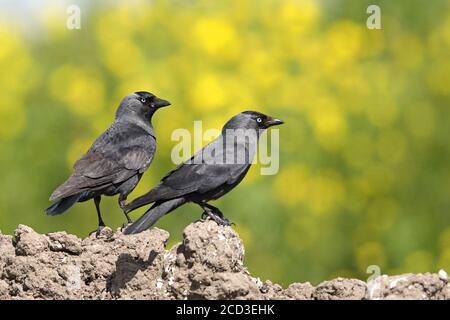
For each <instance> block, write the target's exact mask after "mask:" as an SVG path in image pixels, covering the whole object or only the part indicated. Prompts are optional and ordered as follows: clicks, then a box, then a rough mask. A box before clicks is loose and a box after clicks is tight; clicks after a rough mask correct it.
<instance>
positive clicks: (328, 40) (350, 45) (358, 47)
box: [321, 21, 364, 72]
mask: <svg viewBox="0 0 450 320" xmlns="http://www.w3.org/2000/svg"><path fill="white" fill-rule="evenodd" d="M363 30H364V27H363V25H362V24H356V23H353V22H350V21H341V22H337V23H336V24H334V25H333V26H332V27H331V28H330V30H328V32H327V34H326V35H325V39H324V47H323V49H322V52H321V59H322V61H321V63H322V64H323V66H324V71H325V72H334V71H335V70H336V68H338V67H341V66H344V65H346V64H348V63H350V62H353V61H354V60H356V59H357V58H358V57H359V56H360V55H361V53H362V52H363V50H364V41H363V40H364V38H363V35H364V34H363Z"/></svg>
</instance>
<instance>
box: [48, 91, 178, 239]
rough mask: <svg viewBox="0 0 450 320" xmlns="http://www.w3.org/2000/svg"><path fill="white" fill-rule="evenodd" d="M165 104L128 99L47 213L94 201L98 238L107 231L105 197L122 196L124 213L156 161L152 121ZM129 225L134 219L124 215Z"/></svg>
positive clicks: (149, 97)
mask: <svg viewBox="0 0 450 320" xmlns="http://www.w3.org/2000/svg"><path fill="white" fill-rule="evenodd" d="M169 105H170V103H169V102H168V101H166V100H163V99H160V98H158V97H156V96H155V95H154V94H152V93H149V92H145V91H139V92H136V93H132V94H129V95H127V96H126V97H125V98H124V99H123V100H122V102H121V103H120V105H119V107H118V109H117V111H116V116H115V120H114V122H113V124H112V125H111V126H110V127H109V128H108V129H107V130H106V131H105V132H104V133H103V134H102V135H101V136H100V137H98V138H97V139H96V140H95V142H94V144H93V145H92V146H91V147H90V149H89V150H88V151H87V152H86V153H85V154H84V155H83V156H82V157H81V158H80V159H79V160H78V161H77V162H76V163H75V165H74V166H73V169H74V172H73V174H72V175H71V176H70V177H69V178H68V179H67V181H66V182H64V183H63V184H62V185H60V186H59V187H58V188H57V189H56V190H55V191H54V192H53V193H52V195H51V196H50V201H54V200H57V202H56V203H55V204H53V205H52V206H50V207H49V208H47V209H46V212H47V214H48V215H52V216H53V215H58V214H61V213H63V212H64V211H66V210H67V209H69V208H70V207H71V206H72V205H74V204H75V203H76V202H84V201H87V200H90V199H94V203H95V207H96V210H97V216H98V228H97V233H96V234H97V235H98V234H99V233H100V231H101V230H102V229H103V228H104V227H105V223H104V222H103V219H102V216H101V213H100V200H101V196H102V195H106V196H113V195H116V194H119V199H118V200H119V205H120V207H121V208H122V209H123V208H124V205H125V202H126V199H127V196H128V195H129V194H130V193H131V191H133V189H134V188H135V187H136V185H137V183H138V182H139V180H140V179H141V177H142V174H143V173H144V171H145V170H146V169H147V168H148V167H149V165H150V163H151V162H152V160H153V156H154V154H155V150H156V138H155V134H154V132H153V127H152V124H151V119H152V116H153V114H154V113H155V112H156V110H158V109H159V108H161V107H165V106H169ZM125 216H126V218H127V220H128V223H131V219H130V218H129V217H128V214H127V213H125Z"/></svg>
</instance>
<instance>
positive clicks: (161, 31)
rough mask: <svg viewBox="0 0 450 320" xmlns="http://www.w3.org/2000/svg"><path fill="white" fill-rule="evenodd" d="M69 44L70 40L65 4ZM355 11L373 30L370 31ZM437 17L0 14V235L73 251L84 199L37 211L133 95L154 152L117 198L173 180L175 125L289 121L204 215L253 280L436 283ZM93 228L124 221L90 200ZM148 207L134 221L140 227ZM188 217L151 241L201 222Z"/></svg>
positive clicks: (197, 9)
mask: <svg viewBox="0 0 450 320" xmlns="http://www.w3.org/2000/svg"><path fill="white" fill-rule="evenodd" d="M70 4H76V5H78V6H79V7H80V9H81V29H79V30H76V29H75V30H70V29H68V28H67V27H66V21H67V18H68V14H67V12H66V10H67V7H68V6H69V5H70ZM369 4H377V5H379V6H380V7H381V18H382V20H381V21H382V30H369V29H367V27H366V19H367V17H368V14H367V13H366V9H367V7H368V5H369ZM449 7H450V2H449V1H447V0H434V1H425V0H414V1H413V0H408V1H407V0H403V1H376V0H370V1H365V0H361V1H344V0H341V1H338V0H336V1H313V0H310V1H307V0H303V1H302V0H289V1H288V0H286V1H277V0H227V1H207V0H199V1H197V0H186V1H182V0H166V1H157V0H155V1H122V2H119V1H96V2H95V3H93V2H92V1H79V0H73V1H70V2H69V1H50V0H48V1H31V0H29V1H17V0H14V1H13V0H11V1H4V0H3V1H0V11H1V13H0V70H1V72H0V146H1V151H0V229H1V230H2V232H3V233H8V234H11V233H13V231H14V229H15V228H16V226H17V225H18V224H20V223H22V224H27V225H29V226H31V227H33V228H34V229H35V230H36V231H39V232H51V231H57V230H66V231H67V232H70V233H75V234H77V235H79V236H81V237H84V236H86V235H87V234H88V233H89V232H90V231H92V230H94V229H95V228H96V223H97V220H96V214H95V208H94V204H93V203H92V201H90V202H87V203H82V204H78V205H76V206H75V207H73V208H72V209H70V211H68V212H67V213H66V214H64V215H62V216H57V217H47V216H46V215H45V214H44V209H45V208H46V207H48V206H49V202H48V197H49V195H50V194H51V192H52V191H53V190H54V188H55V187H57V186H58V185H59V184H60V183H62V182H63V181H64V180H65V179H66V178H67V177H68V176H69V174H70V173H71V167H72V164H73V163H74V161H75V160H76V159H78V158H79V157H80V156H81V155H82V154H83V153H84V152H85V151H86V150H87V149H88V148H89V146H90V144H91V143H92V142H93V140H94V138H95V137H97V136H98V135H99V134H100V133H102V132H103V130H105V129H106V128H107V127H108V126H109V125H110V123H111V122H112V120H113V117H114V111H115V109H116V107H117V105H118V104H119V102H120V100H121V99H122V97H123V96H125V95H126V94H128V93H131V92H135V91H139V90H147V91H150V92H153V93H155V94H157V95H158V96H161V97H163V98H165V99H168V100H170V101H171V102H172V104H173V106H172V107H170V108H167V109H164V110H161V111H160V112H158V113H157V114H156V116H155V117H154V120H153V124H154V127H155V130H156V133H157V136H158V143H159V144H158V152H157V154H156V158H155V159H154V161H153V164H152V166H151V167H150V169H149V170H148V171H147V172H146V174H145V175H144V177H143V179H142V180H141V183H140V184H139V185H138V187H137V188H136V190H135V191H134V192H133V193H132V194H131V195H130V197H129V199H133V198H134V197H136V196H138V195H140V194H142V193H144V192H146V191H147V190H149V189H150V188H151V187H152V186H155V184H156V183H157V182H158V181H159V179H160V178H161V177H162V176H163V175H164V174H165V173H166V172H167V171H168V170H170V169H171V168H173V167H174V165H173V164H172V163H171V160H170V152H171V149H172V147H173V146H174V145H175V144H176V142H173V141H171V140H170V136H171V133H172V131H173V130H174V129H176V128H180V127H182V128H187V129H189V130H192V129H193V121H194V120H203V121H204V122H203V127H204V129H208V128H221V127H222V125H223V124H224V122H225V121H226V120H227V119H228V118H229V117H230V116H232V115H234V114H236V113H238V112H240V111H243V110H246V109H256V110H259V111H262V112H265V113H267V114H271V115H274V116H277V117H279V118H281V119H283V120H285V122H286V124H285V125H283V126H282V127H279V129H280V149H281V153H280V171H279V173H278V174H277V175H275V176H261V175H260V170H259V168H258V166H256V167H254V168H252V169H251V171H250V173H249V175H248V176H247V178H246V179H245V180H244V181H243V183H242V184H241V185H240V186H239V187H238V189H236V190H235V191H233V192H231V193H230V194H228V195H227V196H225V197H223V198H222V199H221V200H220V201H217V202H215V204H217V206H218V207H220V208H221V209H222V211H223V212H224V213H225V214H226V215H227V217H228V218H229V219H231V220H232V221H234V222H235V223H236V226H235V229H236V230H237V231H238V232H239V234H240V236H241V237H242V239H243V240H244V243H245V247H246V264H247V265H248V267H249V269H250V271H251V272H252V274H253V275H255V276H259V277H261V278H262V279H267V278H269V279H271V280H273V281H275V282H278V283H280V284H282V285H287V284H288V283H290V282H293V281H311V282H312V283H314V284H317V283H318V282H320V281H323V280H326V279H330V278H333V277H336V276H343V277H357V278H360V279H363V280H365V279H366V278H367V277H368V276H369V274H367V273H366V268H367V267H368V266H369V265H378V266H379V267H380V269H381V272H382V273H384V274H397V273H405V272H425V271H433V272H436V271H438V270H439V269H440V268H446V269H447V271H450V212H449V209H450V197H449V191H450V164H449V158H450V157H449V153H450V132H449V127H450V117H449V116H450V114H449V107H450V106H449V102H450V85H449V83H450V59H449V57H450V10H449V9H450V8H449ZM102 208H103V213H104V218H105V221H106V223H107V224H108V225H109V226H111V227H113V228H114V229H115V228H117V227H119V226H120V225H121V224H122V223H123V222H125V220H124V216H123V214H122V212H121V210H120V208H119V207H118V205H117V199H116V198H105V197H104V198H103V201H102ZM144 210H145V209H141V210H139V211H136V212H134V213H133V214H132V216H133V218H137V217H138V216H139V215H140V214H142V213H143V211H144ZM200 214H201V210H200V209H199V208H198V207H197V206H195V205H188V206H184V207H183V208H181V209H178V210H177V211H176V212H174V213H172V214H170V215H169V216H166V217H165V218H163V219H161V220H160V222H158V224H157V226H158V227H160V228H163V229H166V230H168V231H169V232H170V234H171V240H170V243H169V244H168V245H169V246H171V245H173V244H175V243H176V242H177V241H179V240H180V239H181V238H182V230H183V228H184V227H185V226H186V225H187V224H189V223H190V222H193V221H194V220H196V219H198V218H199V217H200Z"/></svg>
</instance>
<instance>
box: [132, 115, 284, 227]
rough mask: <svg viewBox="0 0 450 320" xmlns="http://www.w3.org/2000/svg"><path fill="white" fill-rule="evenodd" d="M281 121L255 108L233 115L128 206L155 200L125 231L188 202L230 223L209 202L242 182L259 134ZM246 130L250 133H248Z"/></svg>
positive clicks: (146, 223)
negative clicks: (219, 131) (217, 133)
mask: <svg viewBox="0 0 450 320" xmlns="http://www.w3.org/2000/svg"><path fill="white" fill-rule="evenodd" d="M282 123H283V121H281V120H279V119H275V118H273V117H269V116H266V115H264V114H262V113H260V112H255V111H245V112H242V113H239V114H238V115H236V116H234V117H233V118H231V119H230V120H229V121H228V122H227V123H226V124H225V126H224V127H223V129H222V134H221V135H220V136H219V137H217V138H216V139H215V140H214V141H212V142H211V143H210V144H208V145H207V146H205V147H204V148H203V149H202V150H200V151H199V152H198V153H196V154H195V155H194V156H193V157H192V158H191V159H190V160H188V161H186V162H184V163H182V164H181V165H179V166H178V167H177V168H176V169H174V170H173V171H171V172H170V173H169V174H167V175H166V176H165V177H164V178H163V179H162V180H161V182H160V183H159V185H158V186H156V187H155V188H154V189H152V190H150V191H149V192H148V193H146V194H145V195H143V196H141V197H138V198H137V199H135V200H133V201H132V202H130V203H129V204H127V205H125V207H124V208H125V212H127V213H128V212H130V211H132V210H134V209H137V208H139V207H142V206H145V205H147V204H150V203H154V204H153V206H152V207H151V208H150V209H149V210H148V211H147V212H146V213H145V214H144V215H142V216H141V217H140V218H139V219H138V220H136V222H134V223H133V224H132V225H129V226H128V227H127V228H126V229H125V231H124V233H125V234H134V233H139V232H142V231H144V230H146V229H148V228H149V227H150V226H152V225H153V224H154V223H155V222H156V221H157V220H158V219H159V218H161V217H162V216H163V215H165V214H168V213H169V212H171V211H172V210H174V209H176V208H178V207H179V206H181V205H183V204H185V203H187V202H194V203H196V204H198V205H199V206H200V207H201V208H202V209H203V210H204V213H203V215H207V216H209V217H210V218H211V219H213V220H214V221H216V222H217V223H218V224H220V225H230V222H229V221H228V220H227V219H226V218H225V217H224V216H223V214H222V212H221V211H220V210H219V209H218V208H216V207H213V206H212V205H210V204H208V201H210V200H215V199H218V198H220V197H221V196H223V195H224V194H226V193H227V192H229V191H230V190H232V189H233V188H234V187H235V186H237V185H238V184H239V183H240V182H241V181H242V179H243V178H244V177H245V175H246V174H247V172H248V170H249V169H250V166H251V163H252V161H253V158H254V155H255V151H256V145H257V143H258V138H259V135H260V133H261V132H262V131H263V130H265V129H267V128H269V127H271V126H274V125H279V124H282ZM247 132H250V134H249V135H248V136H246V133H247ZM251 132H253V133H254V135H253V136H252V135H251ZM230 138H231V139H230ZM242 151H243V153H242ZM239 152H241V153H240V155H241V157H240V159H238V158H239ZM242 155H243V157H242ZM236 156H238V157H236ZM229 160H231V161H229Z"/></svg>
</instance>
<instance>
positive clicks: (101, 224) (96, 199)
mask: <svg viewBox="0 0 450 320" xmlns="http://www.w3.org/2000/svg"><path fill="white" fill-rule="evenodd" d="M101 199H102V198H101V196H97V197H94V203H95V209H97V217H98V228H97V230H96V231H94V232H95V235H96V236H97V237H98V236H99V235H100V232H101V231H102V230H103V228H104V227H106V225H105V223H104V222H103V219H102V214H101V213H100V200H101Z"/></svg>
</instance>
